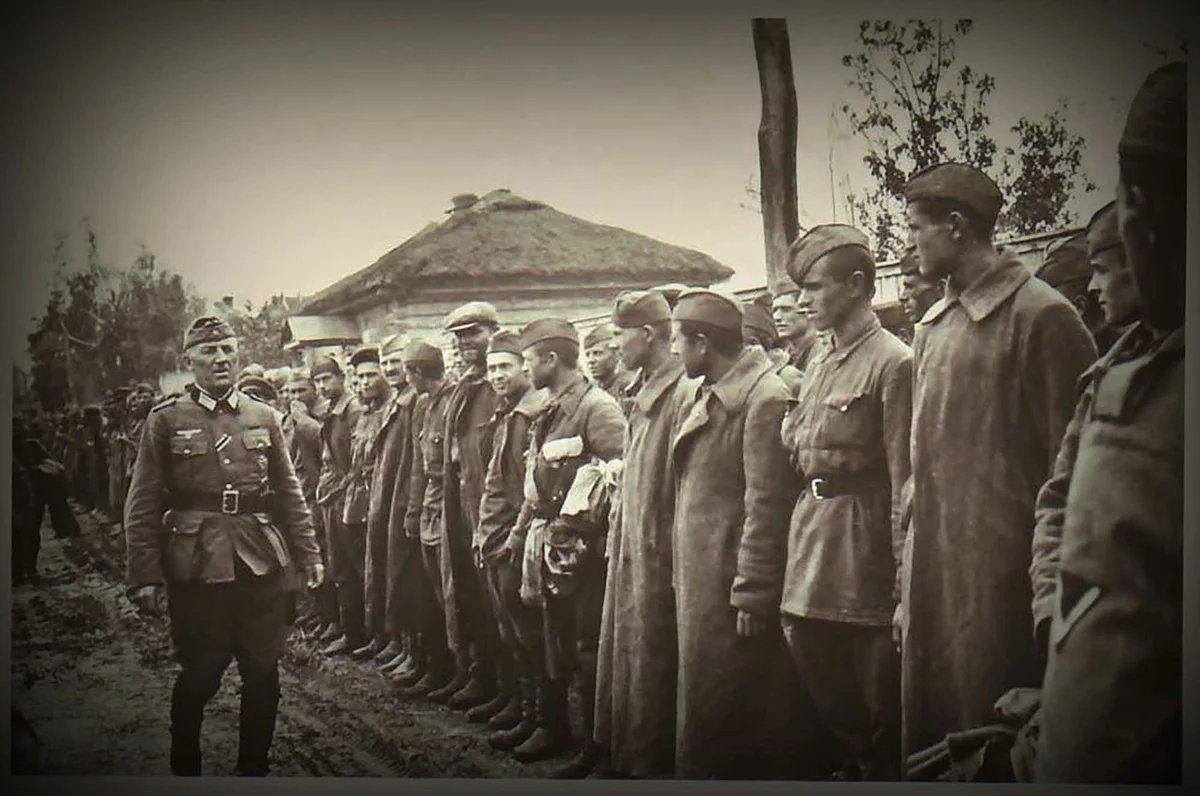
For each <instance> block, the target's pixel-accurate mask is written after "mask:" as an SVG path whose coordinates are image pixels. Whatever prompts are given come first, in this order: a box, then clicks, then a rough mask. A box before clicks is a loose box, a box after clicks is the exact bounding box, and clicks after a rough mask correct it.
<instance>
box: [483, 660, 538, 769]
mask: <svg viewBox="0 0 1200 796" xmlns="http://www.w3.org/2000/svg"><path fill="white" fill-rule="evenodd" d="M519 691H520V697H519V699H518V700H517V707H518V709H519V711H520V714H519V716H518V719H517V721H516V723H515V725H514V726H512V727H509V728H507V729H504V728H497V729H496V731H495V732H493V733H492V734H491V735H489V736H488V745H489V746H491V747H492V748H493V749H500V750H502V751H508V750H510V749H515V748H516V747H518V746H520V745H521V744H523V743H525V742H526V741H527V740H528V739H529V736H531V735H533V733H534V732H535V731H536V730H537V688H536V686H535V685H534V682H533V678H531V677H522V678H521V679H520V681H519ZM498 717H499V716H498V715H497V716H495V717H493V718H492V720H491V721H489V722H488V726H489V727H490V726H492V721H495V720H496V718H498Z"/></svg>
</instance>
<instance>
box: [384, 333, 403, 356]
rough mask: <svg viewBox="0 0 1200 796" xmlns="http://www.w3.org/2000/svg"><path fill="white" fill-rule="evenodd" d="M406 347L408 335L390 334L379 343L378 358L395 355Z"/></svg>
mask: <svg viewBox="0 0 1200 796" xmlns="http://www.w3.org/2000/svg"><path fill="white" fill-rule="evenodd" d="M406 345H408V335H405V334H391V335H388V336H387V337H385V338H383V340H381V341H380V343H379V356H380V357H385V356H387V355H388V354H395V353H397V352H402V351H404V347H405V346H406Z"/></svg>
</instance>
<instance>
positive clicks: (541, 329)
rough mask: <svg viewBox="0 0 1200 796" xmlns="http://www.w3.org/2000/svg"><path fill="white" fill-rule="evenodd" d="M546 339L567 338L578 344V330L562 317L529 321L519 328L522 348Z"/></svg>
mask: <svg viewBox="0 0 1200 796" xmlns="http://www.w3.org/2000/svg"><path fill="white" fill-rule="evenodd" d="M547 340H568V341H570V342H572V343H574V344H575V345H579V332H578V331H576V329H575V325H574V324H573V323H571V322H570V321H567V320H563V319H562V318H542V319H539V320H536V321H532V322H530V323H529V324H527V325H526V326H525V328H524V329H522V330H521V347H522V348H529V347H530V346H533V345H536V344H537V343H542V342H545V341H547Z"/></svg>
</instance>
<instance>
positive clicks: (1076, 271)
mask: <svg viewBox="0 0 1200 796" xmlns="http://www.w3.org/2000/svg"><path fill="white" fill-rule="evenodd" d="M1034 276H1036V277H1037V278H1038V279H1041V280H1042V281H1043V282H1045V283H1046V284H1048V285H1050V286H1051V287H1061V286H1063V285H1069V284H1071V283H1072V282H1080V281H1087V280H1089V279H1091V278H1092V266H1091V265H1090V264H1089V263H1088V243H1087V235H1086V234H1084V233H1082V232H1080V233H1079V234H1077V235H1072V236H1071V237H1069V238H1064V239H1062V240H1056V241H1052V242H1051V243H1049V244H1047V246H1046V254H1045V257H1044V258H1043V260H1042V265H1041V266H1040V267H1039V268H1038V270H1037V273H1035V274H1034Z"/></svg>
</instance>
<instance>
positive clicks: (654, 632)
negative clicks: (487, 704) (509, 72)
mask: <svg viewBox="0 0 1200 796" xmlns="http://www.w3.org/2000/svg"><path fill="white" fill-rule="evenodd" d="M697 386H698V383H697V382H696V381H695V380H694V379H689V378H687V377H686V376H685V375H684V372H683V365H682V364H680V363H679V361H678V360H676V359H674V358H672V359H671V360H670V361H668V362H667V364H665V365H664V366H662V367H661V368H659V370H658V371H657V372H655V373H654V374H653V375H652V376H651V377H650V378H649V379H648V380H647V381H646V383H645V384H644V385H643V386H642V388H641V390H639V391H638V393H637V395H636V397H635V398H633V400H632V402H631V404H630V413H629V438H628V441H627V443H626V446H625V469H624V472H623V474H622V477H621V495H622V498H621V507H620V511H619V513H618V514H617V516H616V521H615V522H614V523H613V527H612V530H611V536H610V542H609V546H608V577H607V581H606V585H605V591H604V612H603V618H602V619H601V625H600V656H599V662H598V665H597V680H596V725H595V731H594V735H595V739H596V740H597V741H598V742H599V743H601V744H604V745H606V746H607V747H608V748H609V750H610V753H611V764H612V767H613V769H614V770H616V771H618V772H621V773H623V774H631V775H633V776H638V777H670V776H671V775H672V774H673V773H674V770H675V668H676V640H675V593H674V591H673V589H672V588H671V525H672V523H673V521H674V515H675V480H674V479H673V478H672V477H671V466H670V452H671V434H672V431H673V427H672V426H673V421H674V419H675V415H676V413H677V412H678V410H679V407H680V406H681V405H682V404H684V403H685V402H686V401H688V399H689V398H691V397H693V396H694V395H695V394H696V388H697Z"/></svg>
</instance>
